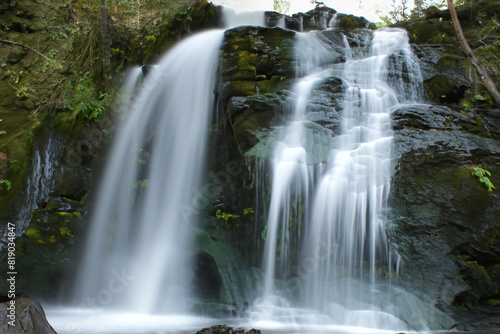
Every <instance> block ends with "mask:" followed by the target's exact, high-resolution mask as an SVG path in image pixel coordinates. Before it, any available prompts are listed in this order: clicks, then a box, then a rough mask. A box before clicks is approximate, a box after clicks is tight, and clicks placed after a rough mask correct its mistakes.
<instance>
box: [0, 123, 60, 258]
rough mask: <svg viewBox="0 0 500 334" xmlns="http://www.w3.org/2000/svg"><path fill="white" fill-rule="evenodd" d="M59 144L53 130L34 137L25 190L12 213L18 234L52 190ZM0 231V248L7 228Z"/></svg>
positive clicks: (27, 225)
mask: <svg viewBox="0 0 500 334" xmlns="http://www.w3.org/2000/svg"><path fill="white" fill-rule="evenodd" d="M61 146H62V145H61V138H60V136H59V135H58V134H57V133H55V132H54V131H50V130H42V131H40V133H38V135H37V136H36V138H35V139H34V142H33V154H32V156H31V159H30V164H29V167H28V170H27V177H26V190H25V191H24V192H23V194H22V197H23V200H22V205H19V209H18V212H16V213H15V214H14V216H15V219H14V221H15V224H16V231H17V233H18V235H22V234H23V233H24V232H26V229H27V228H28V227H29V222H31V219H32V217H33V211H34V210H36V209H38V206H39V205H40V203H44V202H47V200H48V198H49V194H50V192H51V191H53V188H54V183H55V181H54V177H53V176H54V173H55V171H56V170H57V169H58V168H60V166H59V164H58V161H57V157H58V155H59V154H60V151H61ZM2 228H3V226H2ZM2 232H3V233H2V235H3V238H2V240H1V241H0V248H2V247H3V244H4V243H5V244H6V242H5V241H6V240H7V229H5V230H4V231H2Z"/></svg>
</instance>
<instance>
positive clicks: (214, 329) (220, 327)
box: [196, 325, 261, 334]
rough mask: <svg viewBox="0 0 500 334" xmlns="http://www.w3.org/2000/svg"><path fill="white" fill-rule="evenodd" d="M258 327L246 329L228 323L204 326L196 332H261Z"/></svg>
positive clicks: (242, 333) (204, 333) (200, 333)
mask: <svg viewBox="0 0 500 334" xmlns="http://www.w3.org/2000/svg"><path fill="white" fill-rule="evenodd" d="M260 333H261V331H260V330H258V329H250V330H248V331H247V330H245V329H243V328H233V327H229V326H227V325H215V326H212V327H210V328H203V329H202V330H199V331H197V332H196V334H260Z"/></svg>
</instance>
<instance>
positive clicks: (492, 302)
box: [485, 299, 500, 306]
mask: <svg viewBox="0 0 500 334" xmlns="http://www.w3.org/2000/svg"><path fill="white" fill-rule="evenodd" d="M485 304H487V305H490V306H500V299H488V300H487V301H486V302H485Z"/></svg>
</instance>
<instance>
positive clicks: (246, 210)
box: [243, 208, 255, 215]
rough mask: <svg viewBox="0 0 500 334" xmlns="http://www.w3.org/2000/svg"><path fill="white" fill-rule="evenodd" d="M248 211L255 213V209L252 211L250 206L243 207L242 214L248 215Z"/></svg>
mask: <svg viewBox="0 0 500 334" xmlns="http://www.w3.org/2000/svg"><path fill="white" fill-rule="evenodd" d="M250 213H255V211H253V209H252V208H246V209H243V214H244V215H248V214H250Z"/></svg>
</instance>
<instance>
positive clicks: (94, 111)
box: [82, 93, 108, 120]
mask: <svg viewBox="0 0 500 334" xmlns="http://www.w3.org/2000/svg"><path fill="white" fill-rule="evenodd" d="M107 97H108V94H106V93H104V94H101V95H99V99H98V100H93V101H89V102H87V103H85V104H83V106H82V114H83V116H85V117H86V118H87V119H89V120H90V119H96V118H98V117H99V116H101V114H102V112H103V111H104V109H106V98H107Z"/></svg>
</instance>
